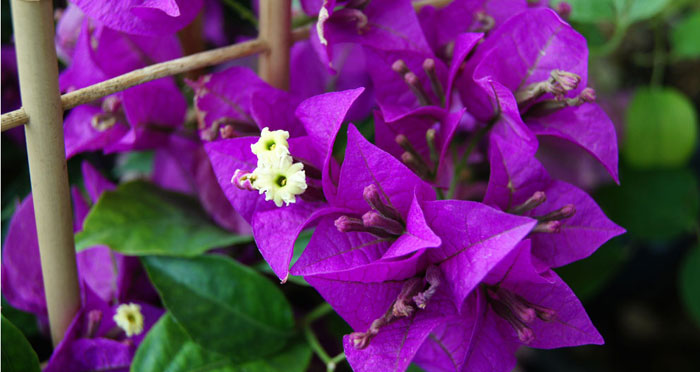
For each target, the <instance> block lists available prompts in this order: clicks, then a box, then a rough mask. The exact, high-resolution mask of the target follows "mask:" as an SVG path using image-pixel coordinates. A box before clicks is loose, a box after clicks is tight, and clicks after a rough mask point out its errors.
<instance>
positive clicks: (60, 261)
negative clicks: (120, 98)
mask: <svg viewBox="0 0 700 372" xmlns="http://www.w3.org/2000/svg"><path fill="white" fill-rule="evenodd" d="M12 20H13V23H14V28H15V33H14V34H15V43H16V48H17V67H18V69H19V83H20V92H21V95H22V103H23V104H24V109H25V110H26V112H27V114H28V115H30V116H31V118H32V120H31V122H30V123H29V124H28V125H26V126H25V129H24V130H25V135H26V139H27V155H28V158H29V175H30V178H31V184H32V195H33V199H34V215H35V219H36V230H37V236H38V238H39V255H40V257H41V272H42V275H43V277H44V291H45V294H46V306H47V309H48V313H49V326H50V328H51V339H52V340H53V344H54V345H58V343H59V342H60V341H61V339H62V338H63V335H64V334H65V331H66V329H67V328H68V325H69V324H70V322H71V320H72V319H73V317H74V316H75V314H76V312H77V311H78V309H79V308H80V287H79V285H78V273H77V268H76V261H75V245H74V242H73V212H72V207H71V199H70V190H69V186H68V173H67V168H66V153H65V148H64V144H63V125H62V122H63V108H62V107H61V100H60V92H59V90H58V62H57V60H56V50H55V47H54V21H53V4H52V1H51V0H40V1H27V0H12Z"/></svg>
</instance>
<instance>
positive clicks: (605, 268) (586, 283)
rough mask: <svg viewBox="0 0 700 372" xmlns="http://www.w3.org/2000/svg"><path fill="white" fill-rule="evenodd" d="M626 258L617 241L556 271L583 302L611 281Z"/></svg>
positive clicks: (608, 243) (614, 240)
mask: <svg viewBox="0 0 700 372" xmlns="http://www.w3.org/2000/svg"><path fill="white" fill-rule="evenodd" d="M625 257H626V254H625V251H624V249H623V247H622V246H621V245H620V243H619V240H618V239H613V240H611V241H609V242H607V243H605V244H604V245H603V246H602V247H600V248H598V250H597V251H596V252H595V253H593V255H591V256H590V257H588V258H586V259H584V260H580V261H576V262H574V263H571V264H569V265H566V266H564V267H561V268H558V269H557V270H556V272H557V274H559V275H560V276H561V277H562V279H564V281H565V282H566V283H567V284H568V285H569V286H570V287H571V289H572V290H573V291H574V293H576V295H577V296H578V297H579V298H580V299H581V300H582V301H585V300H587V299H589V298H591V297H593V296H594V295H595V294H597V293H598V292H599V291H600V290H601V289H602V288H603V287H604V286H605V284H607V283H608V281H610V279H612V277H613V276H614V275H615V273H616V272H617V271H618V269H619V268H620V266H621V265H622V263H623V262H624V260H625Z"/></svg>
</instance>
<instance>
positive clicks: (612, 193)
mask: <svg viewBox="0 0 700 372" xmlns="http://www.w3.org/2000/svg"><path fill="white" fill-rule="evenodd" d="M620 181H621V184H622V185H621V186H619V187H618V186H607V187H604V188H601V189H600V190H598V192H597V193H596V198H595V199H596V200H597V201H598V202H599V203H600V205H601V207H603V210H605V212H606V214H607V215H608V217H610V218H611V219H612V220H613V221H615V222H617V223H618V224H620V225H621V226H622V227H624V228H626V229H627V231H628V233H629V234H630V235H632V236H634V237H637V238H642V239H657V240H659V239H671V238H673V237H675V236H677V235H679V234H681V233H683V232H684V231H690V230H692V229H693V228H694V227H695V226H697V223H698V204H699V203H700V202H699V201H698V199H699V198H700V196H699V195H698V181H697V179H696V178H695V176H694V174H693V172H691V171H689V170H687V169H680V170H673V169H668V170H655V171H631V170H624V169H623V170H622V172H621V176H620Z"/></svg>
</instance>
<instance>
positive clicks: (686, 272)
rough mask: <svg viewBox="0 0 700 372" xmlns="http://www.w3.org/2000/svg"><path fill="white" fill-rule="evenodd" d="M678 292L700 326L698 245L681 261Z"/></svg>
mask: <svg viewBox="0 0 700 372" xmlns="http://www.w3.org/2000/svg"><path fill="white" fill-rule="evenodd" d="M680 292H681V298H682V299H683V302H684V303H685V306H686V308H687V309H688V311H689V312H690V315H691V316H692V317H693V319H694V320H695V323H696V324H697V325H698V327H700V246H697V247H694V248H692V249H691V250H690V252H688V255H687V256H686V257H685V260H684V261H683V266H682V267H681V272H680Z"/></svg>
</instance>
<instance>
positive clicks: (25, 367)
mask: <svg viewBox="0 0 700 372" xmlns="http://www.w3.org/2000/svg"><path fill="white" fill-rule="evenodd" d="M1 338H2V350H1V352H2V353H1V354H2V370H3V371H8V372H34V371H36V372H39V370H40V369H39V358H38V357H37V356H36V353H35V352H34V350H33V349H32V345H30V344H29V341H27V339H26V338H25V337H24V335H23V334H22V332H20V331H19V329H17V327H15V326H14V325H13V324H12V323H10V321H9V320H7V318H5V316H2V335H1Z"/></svg>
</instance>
